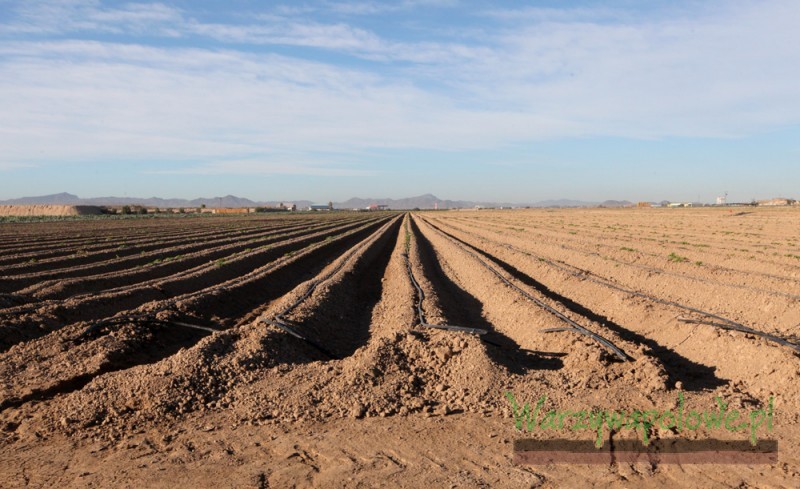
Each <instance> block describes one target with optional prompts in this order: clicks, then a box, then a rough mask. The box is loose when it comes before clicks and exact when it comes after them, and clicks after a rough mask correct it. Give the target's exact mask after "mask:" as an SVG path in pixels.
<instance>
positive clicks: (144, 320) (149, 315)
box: [73, 220, 383, 342]
mask: <svg viewBox="0 0 800 489" xmlns="http://www.w3.org/2000/svg"><path fill="white" fill-rule="evenodd" d="M372 224H374V223H373V221H372V220H370V221H368V223H367V224H365V225H364V226H361V227H359V228H357V229H355V230H352V231H350V232H348V233H347V234H346V235H343V236H340V237H338V238H335V239H336V240H340V239H344V238H345V237H347V236H350V235H352V234H353V233H356V232H359V231H361V230H363V229H364V228H366V227H368V226H370V225H372ZM382 229H383V228H382ZM324 244H325V242H317V243H314V244H312V245H310V246H309V247H308V248H307V249H305V250H303V251H300V252H298V253H297V254H296V255H294V256H292V257H289V258H288V259H286V260H277V261H275V262H272V263H269V264H268V265H266V266H264V267H261V268H259V269H257V270H254V271H253V272H250V273H249V274H247V275H245V276H244V277H238V278H237V279H233V280H229V281H228V282H224V283H222V284H216V285H212V286H210V287H207V288H205V289H202V290H199V291H196V292H192V293H189V294H184V295H181V296H178V297H173V298H170V299H165V300H163V301H162V303H161V304H160V306H159V307H157V308H155V309H152V310H150V311H148V312H146V313H141V314H125V315H122V316H114V317H111V318H104V319H99V320H96V321H93V322H91V323H90V325H89V327H88V328H86V329H85V330H84V331H83V332H82V333H80V334H79V335H78V336H77V337H76V338H74V339H73V341H75V342H83V341H84V340H85V338H87V337H89V336H91V335H93V334H94V333H96V332H97V331H100V330H101V329H103V328H104V327H105V326H120V325H122V324H125V323H126V322H133V323H139V324H156V325H170V324H172V325H176V326H181V327H185V328H192V329H197V330H200V331H206V332H210V333H215V332H217V331H222V330H223V328H220V329H214V328H209V327H205V326H199V325H196V324H190V323H186V322H183V321H175V320H172V319H167V320H164V319H158V318H157V317H156V316H157V315H158V314H159V313H161V312H164V311H166V310H168V309H169V308H170V307H172V306H173V305H174V304H175V303H176V302H177V301H179V300H187V299H196V298H197V297H199V296H203V295H207V294H209V293H212V294H213V293H214V291H216V290H220V289H222V290H225V289H227V288H230V287H232V286H235V285H237V284H234V283H233V282H236V281H239V282H242V281H245V282H246V281H250V280H257V279H259V278H261V277H263V276H265V275H266V274H268V273H271V272H273V271H274V270H275V269H277V268H281V267H283V266H285V265H288V264H289V263H293V262H294V261H296V260H298V259H300V258H301V257H302V256H305V255H306V254H308V253H310V252H313V251H314V250H316V249H317V248H319V247H321V246H323V245H324Z"/></svg>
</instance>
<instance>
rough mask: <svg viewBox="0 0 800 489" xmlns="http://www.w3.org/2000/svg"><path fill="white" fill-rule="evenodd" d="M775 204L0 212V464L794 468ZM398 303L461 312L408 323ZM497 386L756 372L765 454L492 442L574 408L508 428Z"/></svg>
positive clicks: (599, 477) (749, 383) (575, 472)
mask: <svg viewBox="0 0 800 489" xmlns="http://www.w3.org/2000/svg"><path fill="white" fill-rule="evenodd" d="M799 223H800V210H798V209H790V208H787V209H780V208H776V209H762V208H752V209H751V208H747V209H733V210H729V209H717V208H713V209H710V208H709V209H702V208H701V209H619V210H612V209H585V210H513V211H508V210H506V211H441V212H416V213H412V214H401V213H363V214H356V213H353V214H351V213H332V214H327V213H322V214H316V215H306V214H300V215H269V216H246V217H213V218H183V219H179V218H174V219H143V220H133V221H131V220H126V221H119V220H103V221H78V222H69V223H67V222H51V223H30V224H0V487H45V486H55V487H62V486H66V487H112V486H113V487H143V486H147V487H176V486H196V487H375V486H386V487H397V486H400V487H421V486H428V487H634V486H635V487H664V486H672V487H796V486H797V481H798V480H800V468H799V467H798V465H799V464H798V458H800V455H798V453H799V452H800V442H799V441H798V440H800V419H799V418H798V407H800V383H798V374H799V373H800V362H799V361H798V350H800V347H798V346H797V345H798V344H800V340H799V339H798V335H799V333H800V332H799V329H800V308H798V299H800V280H799V279H800V236H798V235H797V229H798V224H799ZM411 274H413V277H414V279H415V280H416V281H417V282H418V284H419V287H420V289H421V291H422V294H423V295H424V300H422V301H421V302H420V298H421V295H420V293H419V292H418V291H417V289H416V288H415V287H414V285H413V283H412V281H411ZM418 305H419V306H421V310H422V313H423V315H424V319H425V321H426V323H429V324H433V325H445V324H447V325H456V326H462V327H469V328H479V329H483V330H486V331H487V333H486V334H485V335H482V336H478V335H475V334H470V333H468V332H460V331H449V330H441V329H433V328H428V327H424V326H421V325H420V324H419V315H418V309H417V306H418ZM570 324H576V325H578V326H579V327H581V328H585V329H584V331H587V332H590V333H594V334H597V335H600V336H601V337H602V338H603V339H605V340H607V343H602V342H600V341H597V339H598V338H597V337H591V336H589V335H583V334H579V333H578V332H577V331H575V329H570V330H563V328H565V327H568V326H569V325H570ZM721 326H722V327H721ZM548 328H562V330H560V331H555V332H545V331H543V330H545V329H548ZM742 328H744V329H742ZM737 329H738V330H737ZM764 334H767V335H769V337H765V336H764ZM506 393H512V394H513V395H514V396H515V398H516V399H517V400H518V401H519V402H520V404H522V403H525V402H527V403H530V404H531V405H535V404H536V401H537V399H539V398H540V397H541V396H543V395H546V396H547V401H546V402H545V403H544V407H543V410H562V411H563V410H570V411H579V410H591V409H592V408H596V409H606V410H618V411H623V410H627V411H632V410H636V409H641V410H651V409H659V410H675V409H677V408H678V406H679V395H680V396H683V398H684V400H685V404H686V406H690V407H691V408H692V409H697V410H704V411H709V410H712V409H715V408H716V407H717V406H718V402H723V403H725V404H726V405H727V406H728V409H729V410H734V409H735V410H739V411H741V412H742V413H745V414H744V415H743V416H746V415H747V414H746V413H750V412H752V411H754V410H764V412H766V410H767V409H768V406H769V399H770V398H772V399H773V401H772V409H773V412H774V420H773V429H772V430H771V431H768V430H767V428H766V425H764V426H761V427H759V429H758V430H757V433H756V436H757V437H758V438H759V439H771V440H777V441H778V445H779V450H778V463H776V464H773V465H768V464H762V465H728V464H722V463H719V464H706V465H693V464H683V465H677V464H672V465H670V464H661V465H653V464H648V463H636V464H630V463H614V464H610V465H589V464H572V465H561V464H550V465H536V466H525V465H517V464H514V463H513V461H512V458H513V449H512V445H513V442H514V440H517V439H521V438H536V439H541V440H546V439H553V438H565V439H575V440H593V439H594V438H595V433H593V432H591V431H588V430H587V431H573V430H570V429H569V428H566V427H565V428H562V429H551V430H544V429H533V431H532V432H530V433H529V432H527V431H520V430H517V429H516V428H515V420H514V418H513V417H512V409H511V407H510V403H509V402H508V400H507V398H506V397H505V396H506ZM540 419H541V418H540ZM647 434H648V436H649V438H650V439H656V440H658V439H671V438H678V437H680V438H689V439H696V440H702V439H709V438H717V439H730V440H746V439H748V438H749V436H750V433H749V432H746V431H737V432H731V431H728V430H724V429H711V428H701V429H698V430H696V431H689V432H684V433H679V432H678V431H677V430H676V429H675V428H669V427H668V428H664V427H661V426H654V427H652V428H650V429H649V430H648V432H647ZM602 436H603V439H604V440H605V442H606V443H609V441H608V440H609V436H611V438H612V440H620V439H628V438H631V439H633V438H635V439H640V438H641V437H642V432H641V431H632V430H629V429H624V428H623V429H616V430H612V429H606V430H605V431H604V432H603V434H602Z"/></svg>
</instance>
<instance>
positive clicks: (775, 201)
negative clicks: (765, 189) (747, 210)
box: [758, 197, 795, 206]
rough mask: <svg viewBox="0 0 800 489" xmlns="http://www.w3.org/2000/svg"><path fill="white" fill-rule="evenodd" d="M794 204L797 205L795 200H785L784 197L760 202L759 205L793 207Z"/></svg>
mask: <svg viewBox="0 0 800 489" xmlns="http://www.w3.org/2000/svg"><path fill="white" fill-rule="evenodd" d="M794 203H795V200H794V199H784V198H782V197H780V198H777V199H767V200H759V201H758V205H764V206H779V205H793V204H794Z"/></svg>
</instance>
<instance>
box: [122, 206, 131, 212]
mask: <svg viewBox="0 0 800 489" xmlns="http://www.w3.org/2000/svg"><path fill="white" fill-rule="evenodd" d="M121 212H122V213H123V214H133V211H131V206H129V205H123V206H122V211H121Z"/></svg>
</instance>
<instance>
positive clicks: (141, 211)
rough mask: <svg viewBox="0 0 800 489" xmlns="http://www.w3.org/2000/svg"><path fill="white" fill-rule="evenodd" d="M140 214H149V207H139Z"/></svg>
mask: <svg viewBox="0 0 800 489" xmlns="http://www.w3.org/2000/svg"><path fill="white" fill-rule="evenodd" d="M139 214H147V208H146V207H139Z"/></svg>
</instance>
